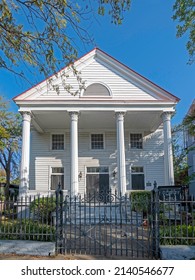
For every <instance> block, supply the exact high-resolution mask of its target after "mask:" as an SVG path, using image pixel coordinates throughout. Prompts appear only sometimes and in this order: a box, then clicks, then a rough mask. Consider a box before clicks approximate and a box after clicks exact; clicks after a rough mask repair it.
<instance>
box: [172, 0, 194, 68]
mask: <svg viewBox="0 0 195 280" xmlns="http://www.w3.org/2000/svg"><path fill="white" fill-rule="evenodd" d="M173 10H174V15H173V19H174V20H177V21H178V22H179V24H178V26H177V36H178V37H181V36H183V35H184V34H186V33H187V34H188V36H189V39H188V42H187V45H186V48H187V50H188V53H189V56H190V57H189V63H193V62H194V61H195V1H194V0H176V2H175V4H174V6H173Z"/></svg>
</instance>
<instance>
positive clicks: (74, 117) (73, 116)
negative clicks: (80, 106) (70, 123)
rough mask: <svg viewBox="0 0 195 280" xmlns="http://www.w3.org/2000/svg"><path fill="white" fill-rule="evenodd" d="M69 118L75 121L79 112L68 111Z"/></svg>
mask: <svg viewBox="0 0 195 280" xmlns="http://www.w3.org/2000/svg"><path fill="white" fill-rule="evenodd" d="M68 113H69V116H70V118H71V120H74V121H77V120H78V117H79V112H78V111H70V112H68Z"/></svg>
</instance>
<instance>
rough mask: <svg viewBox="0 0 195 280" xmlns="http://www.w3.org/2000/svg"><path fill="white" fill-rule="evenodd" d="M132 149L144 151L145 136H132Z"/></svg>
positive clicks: (139, 134) (132, 134) (137, 134)
mask: <svg viewBox="0 0 195 280" xmlns="http://www.w3.org/2000/svg"><path fill="white" fill-rule="evenodd" d="M130 148H131V149H143V136H142V134H141V133H131V134H130Z"/></svg>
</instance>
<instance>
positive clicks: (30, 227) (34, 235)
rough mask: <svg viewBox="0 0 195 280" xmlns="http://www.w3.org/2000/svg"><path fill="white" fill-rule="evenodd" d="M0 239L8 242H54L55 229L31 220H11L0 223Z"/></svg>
mask: <svg viewBox="0 0 195 280" xmlns="http://www.w3.org/2000/svg"><path fill="white" fill-rule="evenodd" d="M0 238H1V239H9V240H36V241H55V227H52V226H49V225H45V224H40V223H39V222H35V221H33V220H29V219H28V220H12V221H9V220H8V221H3V222H2V223H0Z"/></svg>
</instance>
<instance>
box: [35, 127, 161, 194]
mask: <svg viewBox="0 0 195 280" xmlns="http://www.w3.org/2000/svg"><path fill="white" fill-rule="evenodd" d="M104 133H105V150H99V151H94V150H91V148H90V132H88V131H87V132H84V131H82V132H79V166H78V171H79V172H82V175H83V176H82V178H81V180H80V181H79V192H80V193H83V192H84V191H85V184H86V182H85V177H86V167H89V166H108V167H109V174H110V187H111V188H114V187H116V188H117V180H116V179H114V178H113V175H112V174H113V171H114V170H115V169H116V167H117V158H116V131H108V132H104ZM129 133H130V131H126V132H125V148H126V170H127V184H129V182H130V176H131V173H130V167H131V165H132V164H133V165H137V166H144V171H145V183H147V182H148V181H149V182H151V183H152V184H153V181H154V180H156V181H157V183H158V185H163V184H164V160H163V133H162V130H161V129H159V130H157V131H156V132H154V133H152V134H150V135H148V136H146V137H144V148H143V150H131V149H130V148H129ZM31 142H32V143H31V144H32V145H31V147H32V150H31V162H30V189H32V190H33V189H36V190H39V191H48V188H49V183H50V178H49V177H50V167H51V166H53V167H55V166H56V167H59V166H64V169H65V174H64V175H65V188H66V189H69V186H70V134H69V133H65V150H64V151H60V152H54V151H51V149H50V133H45V134H39V133H37V132H35V131H33V132H32V138H31ZM35 178H36V179H35ZM148 189H149V188H148Z"/></svg>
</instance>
